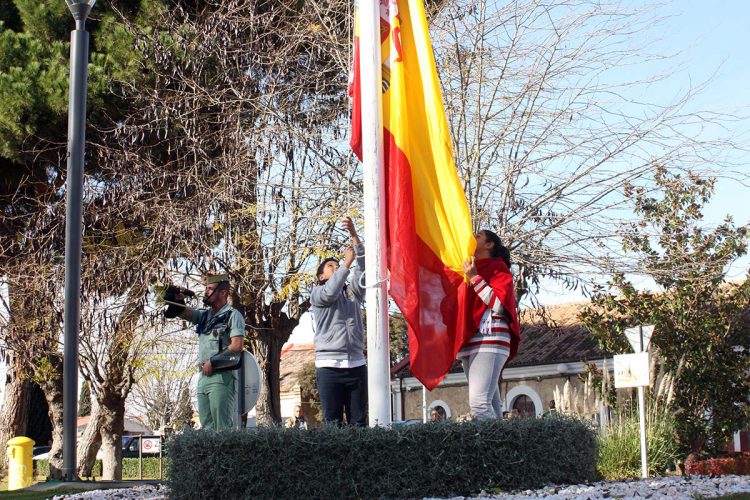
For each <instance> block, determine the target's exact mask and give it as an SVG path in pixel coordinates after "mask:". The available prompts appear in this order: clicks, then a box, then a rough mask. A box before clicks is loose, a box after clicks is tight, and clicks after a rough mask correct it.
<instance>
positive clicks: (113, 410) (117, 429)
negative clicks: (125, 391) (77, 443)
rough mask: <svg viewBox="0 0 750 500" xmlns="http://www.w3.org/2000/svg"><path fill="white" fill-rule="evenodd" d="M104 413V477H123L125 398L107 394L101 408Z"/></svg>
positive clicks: (102, 437)
mask: <svg viewBox="0 0 750 500" xmlns="http://www.w3.org/2000/svg"><path fill="white" fill-rule="evenodd" d="M99 410H100V411H101V414H102V427H101V440H102V479H104V480H105V481H112V480H117V481H119V480H121V479H122V433H123V430H124V428H125V400H124V399H123V398H121V397H120V396H119V394H112V395H107V396H106V397H105V398H104V400H103V401H102V404H101V406H100V408H99Z"/></svg>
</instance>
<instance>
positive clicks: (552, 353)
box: [508, 302, 611, 367]
mask: <svg viewBox="0 0 750 500" xmlns="http://www.w3.org/2000/svg"><path fill="white" fill-rule="evenodd" d="M587 305H589V302H573V303H570V304H561V305H557V306H551V307H547V308H545V309H525V310H523V311H521V344H520V346H519V348H518V353H517V354H516V357H515V358H513V360H512V361H511V362H510V363H508V366H509V367H512V366H533V365H549V364H557V363H569V362H576V361H582V360H584V359H592V360H593V359H601V358H602V357H604V356H611V355H610V354H608V353H607V352H605V351H603V350H602V349H600V348H599V345H598V343H597V341H596V340H594V339H593V338H592V337H591V335H589V332H588V330H586V328H584V327H583V325H581V324H580V322H579V321H578V314H579V313H580V312H581V310H582V309H583V308H584V307H586V306H587Z"/></svg>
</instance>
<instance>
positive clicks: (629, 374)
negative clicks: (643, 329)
mask: <svg viewBox="0 0 750 500" xmlns="http://www.w3.org/2000/svg"><path fill="white" fill-rule="evenodd" d="M614 361H615V388H617V389H622V388H625V387H645V386H648V385H649V353H648V352H637V353H635V354H617V355H616V356H615V358H614Z"/></svg>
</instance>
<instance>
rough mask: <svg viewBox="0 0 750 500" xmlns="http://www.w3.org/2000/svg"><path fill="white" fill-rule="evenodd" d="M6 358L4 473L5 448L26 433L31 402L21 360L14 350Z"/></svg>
mask: <svg viewBox="0 0 750 500" xmlns="http://www.w3.org/2000/svg"><path fill="white" fill-rule="evenodd" d="M5 360H6V366H7V371H6V378H5V395H4V397H3V407H2V410H0V452H1V453H2V454H3V458H2V461H0V463H1V464H2V466H1V467H0V472H1V473H2V474H0V475H4V473H5V468H6V456H5V449H6V446H7V443H8V440H10V439H12V438H14V437H18V436H23V435H25V434H26V426H27V424H28V421H29V402H30V398H31V383H30V382H29V381H28V380H24V377H23V372H22V369H21V367H20V364H21V361H20V359H18V357H17V356H16V355H14V353H13V352H11V351H8V354H7V356H6V358H5Z"/></svg>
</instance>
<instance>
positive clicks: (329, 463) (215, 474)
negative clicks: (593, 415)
mask: <svg viewBox="0 0 750 500" xmlns="http://www.w3.org/2000/svg"><path fill="white" fill-rule="evenodd" d="M166 447H167V450H168V454H169V456H170V471H169V477H168V480H169V485H170V488H171V496H172V497H173V498H190V499H196V498H222V499H233V498H257V497H261V498H374V497H424V496H443V497H444V496H452V495H471V494H477V493H479V492H480V491H481V490H483V489H484V490H490V489H503V490H509V489H526V488H537V487H541V486H544V485H548V484H561V483H581V482H586V481H592V480H594V479H595V478H596V471H595V464H596V456H597V450H596V438H595V433H594V431H593V430H592V429H591V428H590V427H589V426H587V425H586V424H585V423H583V422H581V421H579V420H575V419H570V418H549V419H514V420H511V421H492V422H467V423H452V422H447V423H442V422H441V423H434V424H432V423H431V424H427V425H413V426H405V427H397V428H395V429H392V430H386V429H381V428H343V429H339V428H335V427H324V428H321V429H314V430H310V431H300V430H293V429H289V430H286V429H258V430H256V431H225V432H220V433H213V432H200V431H197V432H196V431H188V432H185V433H184V434H181V435H177V436H175V437H174V438H173V439H171V440H170V441H169V442H167V444H166Z"/></svg>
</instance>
